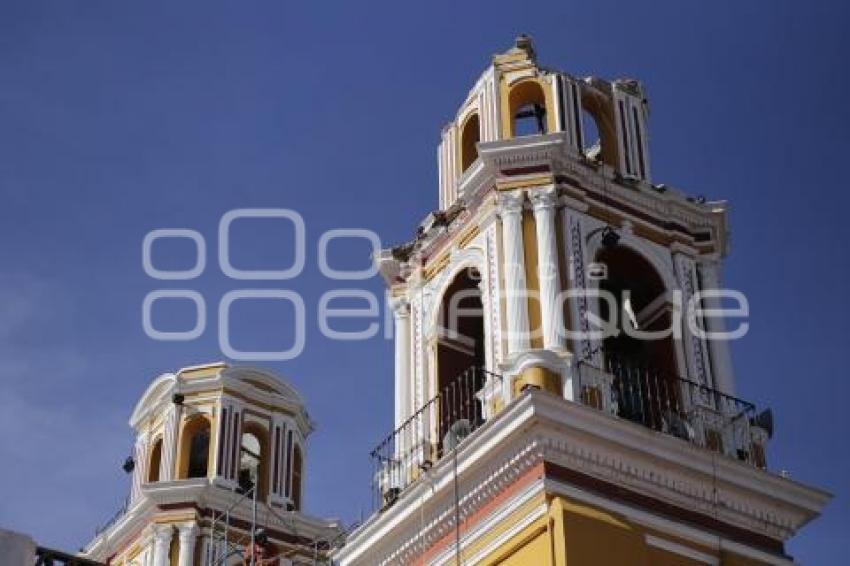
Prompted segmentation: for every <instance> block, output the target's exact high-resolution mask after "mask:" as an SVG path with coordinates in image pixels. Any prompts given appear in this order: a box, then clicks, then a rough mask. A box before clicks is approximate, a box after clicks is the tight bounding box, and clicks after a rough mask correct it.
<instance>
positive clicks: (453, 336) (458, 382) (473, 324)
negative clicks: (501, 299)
mask: <svg viewBox="0 0 850 566" xmlns="http://www.w3.org/2000/svg"><path fill="white" fill-rule="evenodd" d="M480 279H481V276H480V274H479V272H478V270H477V269H474V268H470V269H467V270H464V271H463V272H461V273H460V274H459V275H458V276H457V277H456V278H455V280H454V281H453V282H452V283H451V285H449V287H448V289H446V292H445V294H444V295H443V298H442V303H441V306H440V319H439V320H440V329H439V332H438V343H437V393H438V395H439V413H440V418H439V438H440V439H441V440H442V441H445V438H446V435H447V434H449V433H451V434H452V435H453V437H458V436H461V435H463V434H465V431H468V430H471V429H473V428H475V427H476V426H478V425H479V424H481V421H482V420H483V419H482V408H481V403H480V401H479V400H478V398H477V396H476V395H475V393H477V392H478V391H480V389H481V388H482V387H483V386H484V374H483V372H482V371H481V368H483V366H484V363H485V357H484V317H483V305H482V302H481V291H480V289H479V288H478V282H479V281H480Z"/></svg>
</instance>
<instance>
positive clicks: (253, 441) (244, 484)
mask: <svg viewBox="0 0 850 566" xmlns="http://www.w3.org/2000/svg"><path fill="white" fill-rule="evenodd" d="M267 454H268V433H267V431H266V430H265V428H263V427H262V426H261V425H259V424H257V423H245V424H244V426H243V429H242V439H241V441H240V444H239V475H238V476H237V481H238V483H239V487H240V488H241V489H242V490H243V491H248V490H250V489H251V488H252V487H253V486H255V485H256V486H257V499H258V500H265V498H266V493H267V491H266V490H267V478H268V475H269V474H268V457H267Z"/></svg>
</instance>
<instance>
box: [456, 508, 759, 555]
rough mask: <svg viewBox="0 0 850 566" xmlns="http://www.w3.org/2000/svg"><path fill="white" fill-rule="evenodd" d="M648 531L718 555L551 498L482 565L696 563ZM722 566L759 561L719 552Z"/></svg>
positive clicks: (496, 531)
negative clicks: (653, 542) (654, 540)
mask: <svg viewBox="0 0 850 566" xmlns="http://www.w3.org/2000/svg"><path fill="white" fill-rule="evenodd" d="M540 504H541V502H540V500H539V499H535V500H533V501H529V502H528V503H526V504H525V505H524V506H522V507H520V508H518V509H517V510H516V511H514V512H513V513H511V514H510V515H509V516H507V517H506V518H505V519H504V520H503V521H502V522H500V523H499V524H498V525H494V526H493V529H492V531H491V532H488V533H487V534H486V535H485V536H484V538H483V539H482V540H480V541H477V543H475V544H474V545H473V548H469V549H467V550H466V551H465V552H464V559H466V560H468V559H470V557H471V556H472V555H474V554H475V553H476V552H478V551H480V550H481V548H483V547H485V546H488V545H490V544H492V542H493V541H494V540H496V539H498V538H499V537H500V536H503V535H504V534H505V533H506V532H507V531H508V529H509V528H511V527H512V526H514V525H516V524H517V523H518V522H519V521H521V520H522V518H523V517H527V516H528V514H529V513H531V512H533V511H534V509H535V508H539V505H540ZM647 534H653V535H655V536H659V537H660V538H663V539H666V540H669V541H670V542H671V543H674V544H679V545H682V546H685V547H688V548H690V549H692V550H694V551H697V552H700V553H702V554H708V555H713V556H718V555H717V552H716V551H713V550H712V549H709V548H706V547H703V546H700V545H695V544H693V543H691V542H689V541H686V540H683V539H680V538H678V537H676V536H675V535H673V534H668V533H664V532H660V531H657V530H653V529H646V528H644V527H642V526H641V525H637V524H634V523H632V522H630V521H628V520H626V519H624V518H623V517H619V516H617V515H616V514H613V513H609V512H607V511H605V510H603V509H600V508H597V507H594V506H591V505H585V504H583V503H578V502H575V501H569V500H567V499H564V498H561V497H555V498H553V499H552V500H551V501H550V503H549V508H548V513H547V515H545V516H542V517H540V518H539V519H537V520H535V521H533V522H532V523H531V524H529V526H528V527H526V528H525V529H524V530H522V531H521V532H519V533H517V534H516V535H514V536H513V537H512V538H511V539H509V540H507V541H506V542H505V543H504V544H502V545H501V546H500V547H499V548H497V549H496V550H494V551H493V552H491V553H490V554H489V555H488V556H487V557H486V558H485V559H483V560H481V561H480V562H479V564H482V565H483V566H497V565H498V566H698V565H700V564H702V563H701V562H698V561H696V560H694V559H692V558H688V557H687V556H682V555H681V554H677V553H675V552H671V551H668V550H664V549H661V548H656V547H653V546H650V545H649V544H648V543H647V542H646V535H647ZM720 558H721V560H720V563H721V564H723V565H724V566H757V565H760V564H762V563H761V562H757V561H754V560H752V559H748V558H744V557H741V556H738V555H734V554H730V553H723V555H722V556H721V557H720Z"/></svg>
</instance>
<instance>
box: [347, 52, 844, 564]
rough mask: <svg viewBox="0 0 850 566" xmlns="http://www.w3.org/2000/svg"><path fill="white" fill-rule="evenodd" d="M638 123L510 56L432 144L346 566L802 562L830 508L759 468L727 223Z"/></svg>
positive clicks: (721, 209) (761, 447) (632, 95)
mask: <svg viewBox="0 0 850 566" xmlns="http://www.w3.org/2000/svg"><path fill="white" fill-rule="evenodd" d="M648 119H649V106H648V102H647V93H646V91H645V89H644V87H643V85H642V84H641V83H640V82H639V81H636V80H633V79H620V80H613V81H609V80H604V79H600V78H596V77H586V78H581V77H576V76H573V75H571V74H569V73H566V72H562V71H557V70H553V69H551V68H547V67H543V66H541V65H539V64H538V61H537V53H536V52H535V49H534V47H533V44H532V42H531V40H530V39H529V38H528V37H525V36H521V37H519V38H517V40H516V43H515V45H514V46H513V47H512V48H511V49H509V50H508V51H506V52H504V53H501V54H498V55H495V56H494V57H493V59H492V62H491V64H490V65H489V66H488V67H487V69H486V70H485V71H484V72H483V73H482V74H481V76H480V77H479V78H478V80H477V82H476V83H475V84H474V85H473V87H472V89H471V90H470V91H469V93H468V94H467V96H466V98H465V99H464V101H463V103H462V104H461V106H460V109H459V110H458V112H457V114H456V116H455V117H454V119H453V120H452V121H451V122H450V123H448V124H447V125H446V126H445V127H444V128H443V130H442V137H441V142H440V144H439V147H438V151H437V155H438V163H439V187H438V189H439V199H438V200H439V208H438V210H436V211H434V212H432V213H430V214H429V215H428V216H427V217H426V218H425V219H424V220H423V222H422V223H421V224H420V226H419V227H418V229H417V231H416V237H415V239H413V240H412V241H410V242H408V243H405V244H403V245H400V246H397V247H395V248H392V249H388V250H386V251H384V252H383V253H382V255H381V257H380V258H379V260H378V261H379V265H380V269H381V273H382V275H383V277H384V279H385V281H386V283H387V285H388V287H389V292H390V296H391V299H390V304H391V307H392V309H393V313H394V324H395V382H394V383H395V430H394V431H393V432H392V433H390V434H389V435H388V436H387V437H386V438H385V439H383V440H382V441H381V442H380V443H379V444H378V445H377V446H376V448H375V449H374V450H373V451H372V457H373V460H374V462H375V474H374V478H373V480H374V486H375V509H376V512H375V514H374V515H373V516H372V517H371V519H369V520H368V521H367V522H366V523H365V524H363V525H361V526H360V527H359V528H358V529H357V530H356V531H355V532H354V533H352V534H351V535H350V536H349V538H348V543H347V544H346V546H345V547H344V548H343V549H342V550H341V551H340V552H339V553H338V554H337V558H338V559H339V562H340V564H342V565H343V566H348V565H359V564H449V563H451V564H460V563H462V564H517V565H520V564H551V565H553V566H554V565H566V564H570V565H572V564H580V565H582V566H585V565H593V564H599V565H620V564H622V565H629V566H634V565H639V564H646V565H650V564H651V565H659V564H661V565H664V564H671V565H672V564H677V565H678V564H787V563H790V560H791V559H790V558H789V557H788V556H787V555H786V554H785V547H784V543H785V541H786V540H787V539H788V538H789V537H790V536H792V535H793V534H794V533H795V532H796V531H797V530H798V529H799V528H801V527H802V526H803V525H804V524H806V523H807V522H808V521H810V520H812V519H813V518H814V517H816V516H817V514H818V513H819V512H820V509H821V508H822V507H823V505H824V504H825V503H826V502H827V501H828V499H829V496H828V494H826V493H824V492H822V491H820V490H818V489H815V488H811V487H808V486H804V485H801V484H799V483H796V482H794V481H791V480H790V479H788V478H786V477H783V476H782V475H777V474H774V473H772V472H771V471H769V468H768V455H767V453H768V449H767V445H768V440H769V439H770V437H771V435H772V432H773V431H772V422H773V421H772V413H771V412H770V411H762V410H759V409H757V408H756V406H755V405H754V404H753V403H751V402H749V401H746V400H743V399H740V398H739V397H738V396H737V390H736V377H735V374H734V371H733V367H732V363H731V361H730V355H729V342H728V340H726V339H717V338H715V337H716V336H718V335H721V334H723V333H724V332H726V331H734V328H730V329H727V328H726V326H725V322H724V320H723V319H722V318H720V317H718V316H712V315H711V312H710V311H711V310H712V309H713V310H715V311H716V310H718V309H720V307H721V306H722V305H721V298H720V297H719V295H718V294H717V293H716V292H715V293H712V292H711V291H717V290H719V289H721V268H722V262H723V258H724V257H725V255H726V253H727V251H728V231H729V228H728V224H727V221H728V218H727V208H726V203H725V202H722V201H717V202H713V201H706V200H705V199H702V198H693V197H690V196H688V195H686V194H685V193H684V192H682V191H680V190H678V189H676V188H673V187H671V186H667V185H664V184H658V183H656V182H655V180H654V179H653V178H652V174H651V171H652V168H651V161H650V146H649V139H650V136H649V131H648ZM707 291H708V292H707ZM730 326H731V325H730ZM742 379H746V376H742Z"/></svg>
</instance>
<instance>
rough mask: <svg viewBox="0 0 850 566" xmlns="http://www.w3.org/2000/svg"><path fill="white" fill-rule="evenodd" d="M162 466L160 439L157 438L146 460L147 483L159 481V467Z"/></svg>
mask: <svg viewBox="0 0 850 566" xmlns="http://www.w3.org/2000/svg"><path fill="white" fill-rule="evenodd" d="M161 465H162V438H157V439H156V440H155V441H154V443H153V448H151V454H150V458H149V459H148V482H157V481H159V467H160V466H161Z"/></svg>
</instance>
